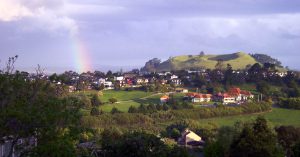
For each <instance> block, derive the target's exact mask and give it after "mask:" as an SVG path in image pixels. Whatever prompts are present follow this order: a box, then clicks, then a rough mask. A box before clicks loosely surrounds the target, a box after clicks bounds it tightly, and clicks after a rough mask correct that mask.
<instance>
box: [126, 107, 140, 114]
mask: <svg viewBox="0 0 300 157" xmlns="http://www.w3.org/2000/svg"><path fill="white" fill-rule="evenodd" d="M137 112H138V109H137V108H136V107H134V106H130V107H129V109H128V113H137Z"/></svg>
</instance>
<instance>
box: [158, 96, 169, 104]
mask: <svg viewBox="0 0 300 157" xmlns="http://www.w3.org/2000/svg"><path fill="white" fill-rule="evenodd" d="M169 99H170V98H169V96H167V95H164V96H162V97H160V102H161V103H166V102H168V101H169Z"/></svg>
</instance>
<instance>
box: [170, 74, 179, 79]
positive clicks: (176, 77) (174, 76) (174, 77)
mask: <svg viewBox="0 0 300 157" xmlns="http://www.w3.org/2000/svg"><path fill="white" fill-rule="evenodd" d="M170 79H171V80H173V79H178V76H177V75H172V76H170Z"/></svg>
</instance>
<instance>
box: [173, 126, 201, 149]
mask: <svg viewBox="0 0 300 157" xmlns="http://www.w3.org/2000/svg"><path fill="white" fill-rule="evenodd" d="M178 143H179V144H181V145H190V146H200V145H203V144H204V141H202V138H201V137H200V136H198V135H197V134H196V133H194V132H193V131H191V130H189V129H185V130H184V131H183V132H182V133H181V137H180V138H179V139H178Z"/></svg>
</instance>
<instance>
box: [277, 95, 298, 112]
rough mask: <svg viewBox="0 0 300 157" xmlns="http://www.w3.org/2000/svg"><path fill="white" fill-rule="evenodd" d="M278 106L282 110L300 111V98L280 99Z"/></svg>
mask: <svg viewBox="0 0 300 157" xmlns="http://www.w3.org/2000/svg"><path fill="white" fill-rule="evenodd" d="M278 105H279V106H280V107H283V108H290V109H298V110H300V98H299V97H298V98H280V99H279V102H278Z"/></svg>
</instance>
